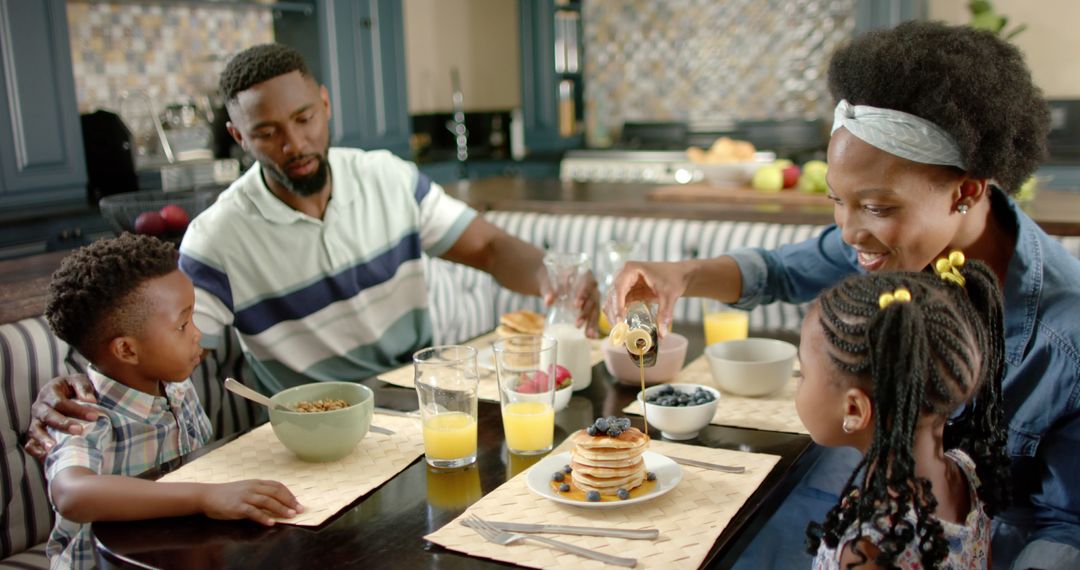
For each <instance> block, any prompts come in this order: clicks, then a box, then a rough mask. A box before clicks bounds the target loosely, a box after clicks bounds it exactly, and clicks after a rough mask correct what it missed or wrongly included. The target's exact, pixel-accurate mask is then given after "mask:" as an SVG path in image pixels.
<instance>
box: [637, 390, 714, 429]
mask: <svg viewBox="0 0 1080 570" xmlns="http://www.w3.org/2000/svg"><path fill="white" fill-rule="evenodd" d="M665 386H671V387H672V388H674V389H675V391H676V392H684V393H687V394H693V393H694V392H696V391H697V389H698V388H703V389H704V390H705V391H707V392H711V393H712V395H713V396H714V398H713V401H711V402H708V403H705V404H698V405H696V406H661V405H660V404H651V403H649V402H646V401H645V398H647V397H649V396H651V395H653V394H655V393H656V392H659V391H660V390H663V389H664V387H665ZM637 397H638V401H640V402H641V404H642V405H643V406H645V418H646V419H647V420H648V422H649V425H650V426H656V427H657V428H659V429H660V433H661V435H663V436H664V438H665V439H674V440H683V439H693V438H695V437H697V434H698V432H700V431H701V430H702V429H704V428H705V426H707V425H709V422H711V421H712V419H713V415H714V414H716V404H717V402H719V401H720V392H719V391H718V390H717V389H716V388H713V387H711V386H705V385H702V384H663V385H660V386H653V387H651V388H646V389H645V391H644V392H638V395H637Z"/></svg>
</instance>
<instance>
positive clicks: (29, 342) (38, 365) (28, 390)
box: [0, 317, 261, 558]
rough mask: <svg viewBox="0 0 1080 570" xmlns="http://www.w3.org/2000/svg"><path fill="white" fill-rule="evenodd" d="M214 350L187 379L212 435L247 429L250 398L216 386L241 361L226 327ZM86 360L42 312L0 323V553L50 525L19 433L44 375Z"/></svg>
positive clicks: (255, 413) (235, 373) (42, 485)
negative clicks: (55, 331)
mask: <svg viewBox="0 0 1080 570" xmlns="http://www.w3.org/2000/svg"><path fill="white" fill-rule="evenodd" d="M223 339H224V340H223V344H222V347H221V349H220V350H217V351H215V352H214V353H212V357H210V358H207V359H205V360H204V361H203V363H202V364H200V365H199V367H198V368H197V369H195V371H194V372H193V373H192V375H191V380H192V382H193V383H194V384H195V389H196V391H197V392H198V393H199V399H200V401H201V402H202V404H203V407H204V408H205V410H206V413H207V415H208V416H209V417H210V421H211V423H212V424H213V426H214V435H215V437H223V436H225V435H228V434H231V433H234V432H236V431H240V430H243V429H247V428H248V427H250V426H252V425H254V424H255V423H256V422H257V421H260V420H261V416H260V415H259V410H256V409H255V406H254V404H251V403H250V402H248V401H247V400H245V399H243V398H240V397H238V396H235V395H233V394H232V393H231V392H228V391H226V390H224V385H223V383H222V380H223V379H224V377H226V376H232V377H234V378H237V379H241V380H242V379H243V378H244V377H245V376H247V374H245V372H246V361H245V359H244V357H243V354H242V352H241V350H240V343H239V340H238V339H237V337H236V335H235V333H234V332H232V331H230V334H227V335H224V336H223ZM86 365H87V362H86V360H85V359H84V358H83V357H82V356H81V355H80V354H79V353H78V352H76V351H75V350H72V349H71V348H70V347H69V346H68V345H67V344H66V343H64V342H63V341H61V340H60V339H58V338H56V337H55V336H53V334H52V332H51V331H50V330H49V326H48V324H47V323H46V321H45V318H44V317H32V318H29V319H24V320H21V321H18V322H15V323H9V324H5V325H0V385H2V386H3V399H4V401H3V405H2V406H0V436H2V438H0V501H2V502H3V516H2V518H0V558H7V557H9V556H11V555H13V554H17V553H20V552H23V551H24V550H26V549H27V548H29V547H30V546H33V545H35V544H38V543H40V542H43V541H45V540H46V539H47V538H48V535H49V531H50V529H51V528H52V521H53V511H52V508H51V507H50V506H49V502H48V496H47V494H46V493H47V486H46V482H45V476H44V473H43V471H42V465H41V463H40V462H39V461H37V460H35V459H34V458H33V457H31V456H29V455H27V454H26V453H25V452H23V450H22V446H21V445H20V441H19V436H20V434H21V433H22V432H23V431H24V430H25V429H26V426H28V425H29V424H30V405H31V404H32V403H33V401H34V398H36V397H37V393H38V389H39V388H40V387H41V385H43V384H45V383H46V382H48V381H49V380H51V379H52V378H55V377H57V376H61V375H66V374H71V373H75V372H84V371H85V370H86Z"/></svg>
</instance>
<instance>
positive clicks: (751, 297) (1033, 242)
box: [728, 189, 1080, 562]
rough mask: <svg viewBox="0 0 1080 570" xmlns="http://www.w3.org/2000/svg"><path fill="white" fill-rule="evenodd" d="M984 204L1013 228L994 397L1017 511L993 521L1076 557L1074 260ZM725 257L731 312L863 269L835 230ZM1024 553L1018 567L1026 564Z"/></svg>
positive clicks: (1079, 457) (1078, 432) (1078, 427)
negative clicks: (734, 297)
mask: <svg viewBox="0 0 1080 570" xmlns="http://www.w3.org/2000/svg"><path fill="white" fill-rule="evenodd" d="M991 201H992V207H993V210H994V211H995V212H1001V213H1008V216H1009V217H1011V218H1012V219H1013V220H1015V223H1016V229H1017V233H1016V236H1017V238H1016V250H1015V252H1014V254H1013V257H1012V260H1011V261H1010V262H1009V267H1008V272H1007V274H1006V276H1005V287H1004V292H1003V293H1004V300H1005V360H1006V370H1005V378H1004V381H1003V387H1004V395H1003V396H1004V404H1005V418H1006V420H1007V421H1008V424H1009V438H1008V452H1009V455H1010V456H1011V457H1012V462H1013V481H1014V492H1013V494H1014V503H1015V504H1016V505H1015V506H1014V507H1013V508H1012V509H1010V510H1009V511H1008V512H1006V513H1003V514H1002V515H999V517H998V519H999V521H998V522H999V524H1003V525H1007V526H1008V525H1011V526H1013V527H1016V528H1015V529H1014V530H1013V531H1011V532H1013V533H1014V534H1015V532H1016V531H1020V532H1021V534H1022V535H1023V536H1024V537H1025V540H1024V541H1025V542H1034V541H1041V540H1046V541H1051V542H1054V543H1058V544H1055V545H1044V546H1052V547H1053V548H1054V549H1056V550H1057V551H1059V552H1060V550H1061V548H1062V547H1066V550H1067V551H1068V553H1069V554H1070V555H1075V556H1077V560H1080V260H1078V259H1077V258H1075V257H1073V256H1072V255H1070V254H1069V253H1068V252H1067V251H1066V250H1065V249H1064V248H1063V247H1062V246H1061V244H1060V243H1058V242H1057V241H1056V240H1054V239H1053V238H1051V237H1050V236H1048V235H1047V234H1046V233H1045V232H1044V231H1042V229H1041V228H1039V226H1038V225H1037V224H1036V223H1035V222H1034V221H1033V220H1032V219H1031V218H1029V217H1028V216H1027V214H1025V213H1024V212H1022V211H1020V210H1019V209H1018V208H1017V207H1016V204H1015V203H1014V202H1013V201H1012V200H1010V199H1009V198H1008V197H1006V196H1005V194H1004V193H1003V192H1001V191H1000V190H996V189H995V190H994V191H993V193H992V198H991ZM728 255H730V256H731V257H733V258H734V259H735V261H736V263H737V264H738V265H739V269H740V270H741V271H742V298H741V299H739V301H738V303H737V305H736V306H739V307H741V308H746V309H749V308H752V307H754V306H757V305H760V304H764V303H772V302H774V301H788V302H799V303H801V302H806V301H810V300H811V299H813V298H814V297H816V296H817V295H818V293H820V292H821V291H822V290H824V289H826V288H828V287H831V286H833V285H835V284H837V283H839V282H840V281H841V280H842V279H843V278H844V277H847V276H848V275H851V274H853V273H857V272H862V271H863V270H862V269H861V267H860V266H859V265H858V262H857V259H856V255H855V251H854V250H853V249H852V248H851V247H849V246H848V245H847V244H845V243H843V241H841V238H840V229H839V228H838V227H837V226H835V225H833V226H829V227H828V228H826V229H825V230H824V231H823V232H822V233H821V235H820V236H818V237H817V238H815V239H811V240H807V241H804V242H802V243H798V244H792V245H787V246H782V247H780V248H777V249H775V250H771V251H767V250H763V249H740V250H735V251H732V252H731V253H729V254H728ZM1029 546H1030V547H1036V546H1038V545H1037V544H1031V545H1029ZM1068 547H1071V548H1068ZM1072 549H1076V550H1072ZM1031 550H1035V549H1034V548H1029V549H1026V550H1025V552H1024V554H1025V557H1024V560H1027V561H1029V562H1030V561H1031V559H1030V558H1029V556H1030V555H1032V554H1034V552H1031ZM1002 554H1005V553H1002ZM1009 554H1012V555H1016V553H1009ZM997 556H998V554H997V553H996V552H995V558H996V557H997ZM1009 558H1011V556H1009ZM1070 559H1071V558H1070Z"/></svg>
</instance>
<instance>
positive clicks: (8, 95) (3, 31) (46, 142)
mask: <svg viewBox="0 0 1080 570" xmlns="http://www.w3.org/2000/svg"><path fill="white" fill-rule="evenodd" d="M85 195H86V164H85V158H84V154H83V147H82V131H81V129H80V127H79V112H78V108H77V106H76V102H75V81H74V78H73V76H72V68H71V51H70V47H69V43H68V29H67V10H66V3H65V1H64V0H46V1H43V2H26V1H23V0H0V218H12V217H19V216H25V215H26V214H28V213H31V212H33V213H42V212H43V209H44V211H48V210H49V209H50V207H69V206H71V205H72V204H77V203H79V202H81V201H83V200H85Z"/></svg>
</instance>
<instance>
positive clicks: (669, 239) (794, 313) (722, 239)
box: [485, 212, 823, 332]
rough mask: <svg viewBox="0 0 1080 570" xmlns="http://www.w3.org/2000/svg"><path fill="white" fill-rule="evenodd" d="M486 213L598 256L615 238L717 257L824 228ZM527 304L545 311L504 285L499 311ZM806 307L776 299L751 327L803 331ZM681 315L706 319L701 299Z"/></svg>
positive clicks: (667, 251) (528, 235)
mask: <svg viewBox="0 0 1080 570" xmlns="http://www.w3.org/2000/svg"><path fill="white" fill-rule="evenodd" d="M485 217H486V218H487V219H488V220H489V221H491V222H492V223H493V224H495V225H497V226H499V227H501V228H502V229H504V230H506V231H507V232H509V233H511V234H513V235H515V236H517V237H519V238H521V239H523V240H525V241H528V242H530V243H532V244H534V245H536V246H538V247H541V248H543V249H545V250H551V251H583V252H585V253H587V254H589V256H590V258H591V259H593V260H595V259H597V258H598V256H599V255H600V254H601V253H602V248H603V246H604V243H606V242H608V241H611V240H620V241H636V242H639V243H642V244H645V247H646V250H645V256H646V258H647V259H648V260H650V261H680V260H685V259H702V258H708V257H717V256H719V255H722V254H723V253H724V252H727V251H730V250H732V249H736V248H739V247H765V248H773V247H777V246H780V245H783V244H786V243H794V242H799V241H803V240H805V239H809V238H811V237H813V236H815V235H817V234H818V233H819V232H820V231H821V230H822V229H823V226H813V225H788V224H770V223H760V222H756V223H752V222H730V221H711V220H672V219H656V218H621V217H615V216H574V215H550V214H538V213H526V212H489V213H487V214H486V215H485ZM521 308H530V309H533V310H541V304H540V300H539V299H537V298H531V297H525V296H523V295H518V294H516V293H512V292H510V291H507V290H505V289H502V288H499V289H498V290H497V291H496V292H495V314H502V313H504V312H507V311H512V310H516V309H521ZM803 313H804V308H803V307H802V306H799V305H793V304H789V303H775V304H773V305H768V306H762V307H758V308H756V309H754V310H753V311H751V313H750V326H752V327H755V328H772V329H786V330H791V331H795V332H797V331H798V330H799V326H800V324H801V323H802V316H803ZM675 319H676V320H679V321H685V322H700V321H701V301H700V300H699V299H689V298H687V299H681V300H679V302H678V303H676V304H675Z"/></svg>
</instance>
